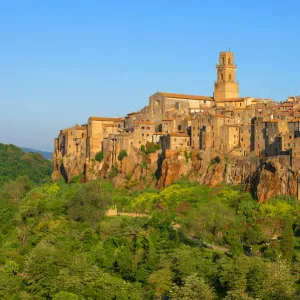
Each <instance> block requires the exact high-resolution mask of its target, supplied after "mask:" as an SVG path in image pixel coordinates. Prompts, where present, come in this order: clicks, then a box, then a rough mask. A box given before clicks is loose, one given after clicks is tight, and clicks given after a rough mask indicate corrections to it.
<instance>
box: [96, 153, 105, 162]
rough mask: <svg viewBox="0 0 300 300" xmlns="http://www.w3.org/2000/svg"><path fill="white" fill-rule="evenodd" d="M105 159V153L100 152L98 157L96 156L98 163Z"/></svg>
mask: <svg viewBox="0 0 300 300" xmlns="http://www.w3.org/2000/svg"><path fill="white" fill-rule="evenodd" d="M103 158H104V155H103V152H102V151H100V152H98V153H97V154H96V155H95V160H96V161H98V162H101V161H102V160H103Z"/></svg>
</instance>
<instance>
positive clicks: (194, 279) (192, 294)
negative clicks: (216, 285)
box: [170, 274, 216, 300]
mask: <svg viewBox="0 0 300 300" xmlns="http://www.w3.org/2000/svg"><path fill="white" fill-rule="evenodd" d="M170 298H171V299H174V300H175V299H176V300H177V299H181V300H213V299H216V295H215V293H214V290H213V289H212V288H211V287H210V286H209V285H208V284H207V283H205V281H204V279H203V278H199V277H198V276H197V274H192V275H190V276H188V277H186V278H185V279H184V281H183V285H182V286H180V287H179V286H176V285H175V286H173V289H172V292H171V294H170Z"/></svg>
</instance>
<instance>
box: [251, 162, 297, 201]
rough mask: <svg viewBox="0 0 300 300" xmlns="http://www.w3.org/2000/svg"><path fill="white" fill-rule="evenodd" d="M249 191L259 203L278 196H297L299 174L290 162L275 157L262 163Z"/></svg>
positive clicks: (254, 174)
mask: <svg viewBox="0 0 300 300" xmlns="http://www.w3.org/2000/svg"><path fill="white" fill-rule="evenodd" d="M249 190H250V191H251V193H252V195H253V196H254V197H255V198H256V199H257V200H258V201H259V202H264V201H266V200H267V199H270V198H272V197H274V196H276V195H292V196H296V195H297V173H296V171H295V170H293V169H292V168H291V167H290V165H289V161H288V157H287V159H286V160H283V159H280V158H279V157H274V158H270V159H266V160H263V161H261V163H260V166H259V167H258V168H257V170H256V171H255V172H254V173H253V175H252V178H251V183H250V185H249Z"/></svg>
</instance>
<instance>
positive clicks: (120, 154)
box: [118, 150, 128, 161]
mask: <svg viewBox="0 0 300 300" xmlns="http://www.w3.org/2000/svg"><path fill="white" fill-rule="evenodd" d="M127 156H128V154H127V151H126V150H122V151H121V152H120V153H119V156H118V160H119V161H122V160H123V159H124V157H127Z"/></svg>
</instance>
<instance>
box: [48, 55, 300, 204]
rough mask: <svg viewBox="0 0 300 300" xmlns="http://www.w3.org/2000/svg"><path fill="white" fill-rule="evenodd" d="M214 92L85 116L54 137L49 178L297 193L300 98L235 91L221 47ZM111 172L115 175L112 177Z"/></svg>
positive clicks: (261, 194) (262, 195) (169, 96)
mask: <svg viewBox="0 0 300 300" xmlns="http://www.w3.org/2000/svg"><path fill="white" fill-rule="evenodd" d="M216 69H217V80H216V81H215V82H214V94H213V95H212V96H197V95H188V94H175V93H165V92H157V93H155V94H154V95H152V96H150V98H149V104H148V106H145V107H144V108H143V109H141V110H140V111H137V112H131V113H128V114H127V115H126V116H125V117H122V118H105V117H90V118H89V119H88V121H87V124H84V125H81V126H79V125H75V126H73V127H71V128H67V129H63V130H61V131H60V133H59V135H58V137H57V138H55V140H54V154H53V164H54V172H53V178H57V177H58V176H60V175H63V176H64V177H65V179H66V180H67V181H70V180H71V179H72V178H73V177H74V176H77V175H80V174H84V179H85V180H90V179H93V178H97V177H108V176H111V177H116V178H118V180H117V179H115V181H116V184H118V185H120V186H122V185H123V186H126V184H127V185H128V184H129V185H134V184H136V185H138V184H140V183H141V182H142V181H143V180H144V181H146V182H148V184H149V182H152V183H151V184H152V185H153V186H157V187H164V186H166V185H168V184H170V183H172V182H173V181H174V180H176V179H177V178H179V177H181V176H188V177H189V178H190V179H191V180H196V181H199V182H200V183H205V184H209V185H216V184H219V183H221V182H222V181H224V182H226V183H230V184H242V185H244V186H245V188H246V189H248V190H250V191H251V192H252V193H253V195H254V196H255V197H257V198H258V199H259V200H260V201H264V200H265V199H268V198H269V197H271V196H273V195H274V194H292V195H296V194H297V191H298V172H297V170H298V169H299V166H300V153H299V152H300V128H299V126H300V96H291V97H288V98H287V100H286V101H284V102H283V103H278V102H275V101H273V100H272V99H266V98H255V97H251V96H248V97H240V95H239V84H238V81H237V80H236V69H237V66H236V64H235V60H234V53H233V52H220V54H219V61H218V64H217V65H216ZM112 173H115V174H114V176H112Z"/></svg>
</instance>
